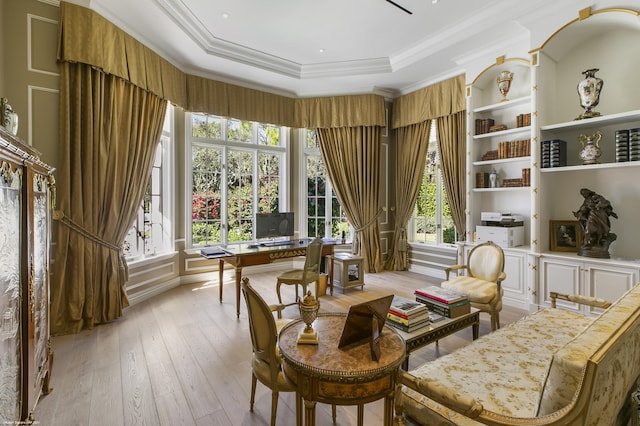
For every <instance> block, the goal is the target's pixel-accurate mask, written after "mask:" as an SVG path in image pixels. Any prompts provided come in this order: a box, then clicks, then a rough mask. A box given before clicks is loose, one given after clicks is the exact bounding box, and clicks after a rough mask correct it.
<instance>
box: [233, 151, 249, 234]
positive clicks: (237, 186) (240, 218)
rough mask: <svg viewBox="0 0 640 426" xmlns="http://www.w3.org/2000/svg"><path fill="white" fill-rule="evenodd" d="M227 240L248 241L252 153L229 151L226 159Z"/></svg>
mask: <svg viewBox="0 0 640 426" xmlns="http://www.w3.org/2000/svg"><path fill="white" fill-rule="evenodd" d="M227 167H228V171H227V188H228V191H229V192H228V194H227V220H228V222H229V234H228V240H229V241H231V242H237V241H249V240H251V239H252V234H253V233H252V230H253V215H254V212H253V153H252V152H247V151H233V150H230V151H229V154H228V157H227Z"/></svg>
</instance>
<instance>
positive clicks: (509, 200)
mask: <svg viewBox="0 0 640 426" xmlns="http://www.w3.org/2000/svg"><path fill="white" fill-rule="evenodd" d="M502 71H511V72H512V73H513V80H512V82H511V87H510V89H509V92H508V93H507V99H508V100H506V101H504V100H502V94H501V93H500V91H499V89H498V85H497V77H498V75H499V74H500V73H501V72H502ZM531 102H532V96H531V70H530V64H529V61H528V60H525V59H521V58H505V57H500V58H497V59H496V62H495V63H494V64H493V65H491V66H489V67H487V68H486V69H484V70H483V71H482V72H481V73H480V74H479V75H478V76H477V77H476V78H475V79H474V80H473V81H472V82H471V83H470V84H468V85H467V111H470V113H469V116H468V118H467V170H468V174H467V188H468V191H467V235H468V238H467V241H466V243H464V247H463V250H462V253H464V258H466V254H467V253H468V250H469V249H470V248H471V247H472V246H473V245H474V244H475V239H476V238H475V235H476V234H475V233H476V227H477V226H478V225H481V224H482V221H481V213H482V212H487V211H489V212H501V213H506V212H508V213H511V214H514V215H520V216H522V217H523V218H524V222H525V229H528V226H529V222H530V216H531V202H530V200H531V188H530V186H528V185H527V184H528V181H527V182H526V184H525V182H524V180H523V179H522V178H523V174H524V172H523V169H528V170H530V169H531V162H532V156H531V155H530V146H531V144H530V139H531V131H532V126H531V125H530V124H529V123H530V122H529V121H527V122H524V121H523V119H522V117H523V116H524V115H529V118H530V113H531ZM518 117H520V119H518ZM529 118H528V119H529ZM476 120H493V123H495V124H496V125H504V126H506V129H504V130H497V131H490V132H489V131H486V130H487V129H486V128H479V126H480V123H479V124H478V126H477V125H476ZM509 144H511V145H510V146H509ZM494 170H495V171H496V172H497V174H498V179H497V184H496V187H486V186H490V183H489V185H487V184H486V182H485V181H486V174H488V173H491V172H492V171H494ZM518 179H520V182H518ZM505 184H507V185H508V186H505ZM510 185H520V186H510ZM504 250H505V272H506V273H507V279H506V280H505V281H504V282H503V288H504V291H505V295H504V299H505V301H506V302H505V303H508V304H511V305H514V306H519V307H526V299H527V293H526V285H525V265H526V257H527V254H528V253H529V252H530V247H529V237H528V231H525V239H524V245H522V246H518V247H511V248H505V249H504ZM461 260H462V259H461Z"/></svg>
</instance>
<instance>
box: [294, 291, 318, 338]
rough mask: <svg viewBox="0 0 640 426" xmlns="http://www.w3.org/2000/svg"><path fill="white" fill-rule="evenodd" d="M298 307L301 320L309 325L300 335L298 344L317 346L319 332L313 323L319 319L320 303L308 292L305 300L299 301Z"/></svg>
mask: <svg viewBox="0 0 640 426" xmlns="http://www.w3.org/2000/svg"><path fill="white" fill-rule="evenodd" d="M298 307H299V309H300V318H302V321H303V322H304V323H305V324H306V325H307V326H306V327H305V328H304V330H302V331H301V332H300V334H299V335H298V344H299V345H300V344H308V345H317V344H318V332H317V331H315V330H314V329H313V322H314V321H315V320H316V318H317V317H318V310H320V301H319V300H316V298H315V297H313V295H312V294H311V290H308V291H307V294H306V296H304V299H302V301H298Z"/></svg>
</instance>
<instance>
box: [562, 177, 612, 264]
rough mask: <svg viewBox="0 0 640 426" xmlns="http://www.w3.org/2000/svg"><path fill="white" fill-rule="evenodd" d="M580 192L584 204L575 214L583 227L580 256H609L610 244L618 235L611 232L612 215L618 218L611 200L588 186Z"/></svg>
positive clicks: (604, 257) (606, 257)
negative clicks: (610, 218)
mask: <svg viewBox="0 0 640 426" xmlns="http://www.w3.org/2000/svg"><path fill="white" fill-rule="evenodd" d="M580 194H581V195H582V196H583V197H584V201H583V202H582V205H581V206H580V208H579V209H578V211H577V212H573V215H574V216H575V217H576V218H577V219H578V223H580V227H581V228H582V235H583V238H582V243H581V246H580V249H579V251H578V255H579V256H586V257H597V258H601V259H608V258H609V246H610V245H611V243H612V242H614V241H615V240H616V239H617V238H618V236H617V235H616V234H614V233H613V232H610V229H611V221H610V220H609V217H610V216H613V217H615V218H616V219H617V218H618V215H617V214H616V213H615V212H614V211H613V207H612V206H611V203H610V202H609V200H607V199H606V198H604V197H603V196H602V195H600V194H597V193H595V192H594V191H592V190H590V189H588V188H582V189H581V190H580Z"/></svg>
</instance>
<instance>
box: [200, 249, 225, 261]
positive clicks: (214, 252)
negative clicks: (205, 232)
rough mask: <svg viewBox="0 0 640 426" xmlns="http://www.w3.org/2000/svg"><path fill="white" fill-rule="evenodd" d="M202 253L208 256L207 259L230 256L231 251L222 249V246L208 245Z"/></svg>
mask: <svg viewBox="0 0 640 426" xmlns="http://www.w3.org/2000/svg"><path fill="white" fill-rule="evenodd" d="M200 255H201V256H203V257H206V258H207V259H213V258H217V257H224V256H228V255H229V253H227V252H226V251H224V250H222V249H221V248H220V247H208V248H203V249H202V250H200Z"/></svg>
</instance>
